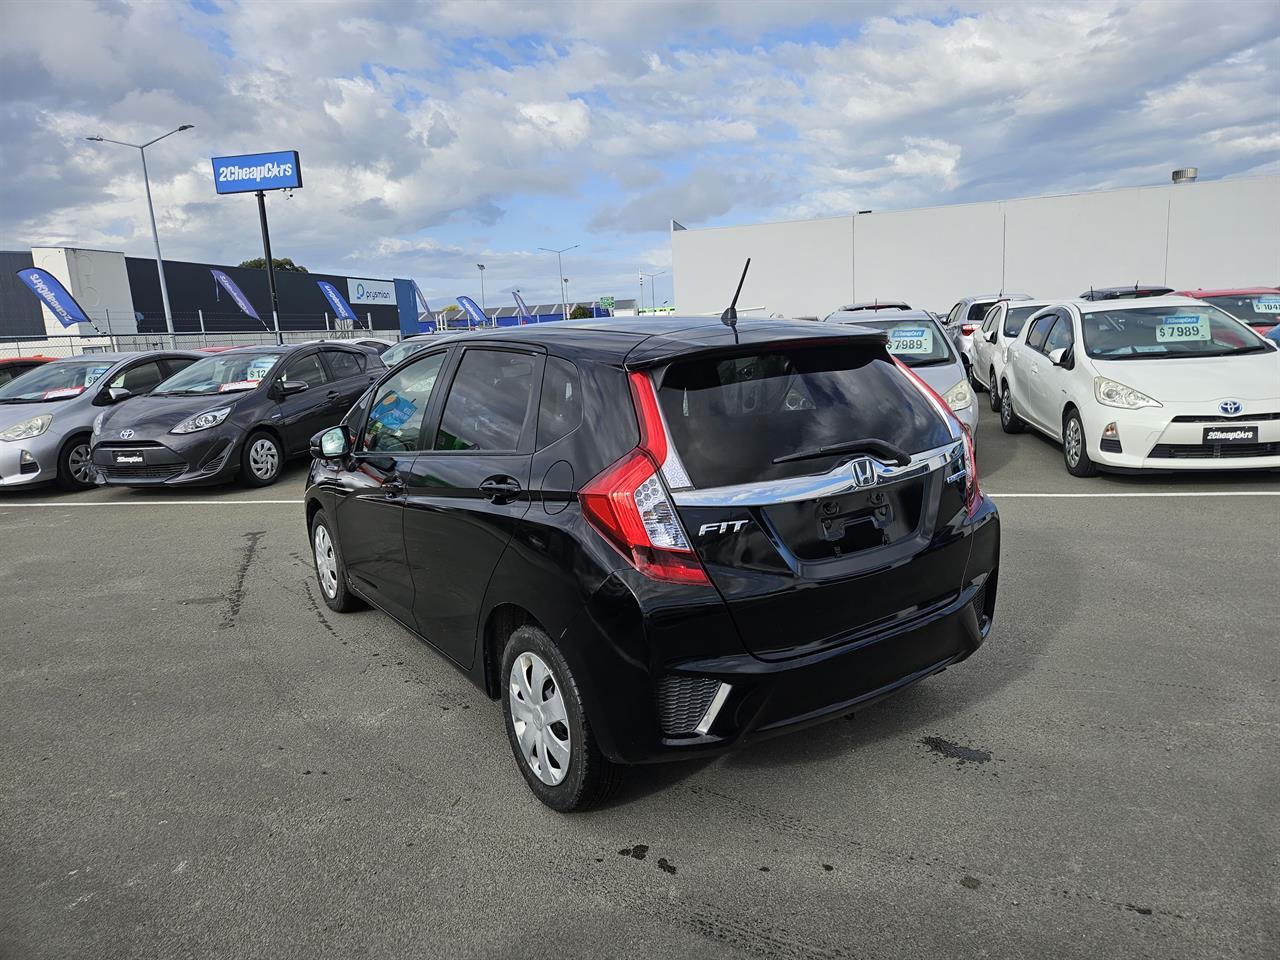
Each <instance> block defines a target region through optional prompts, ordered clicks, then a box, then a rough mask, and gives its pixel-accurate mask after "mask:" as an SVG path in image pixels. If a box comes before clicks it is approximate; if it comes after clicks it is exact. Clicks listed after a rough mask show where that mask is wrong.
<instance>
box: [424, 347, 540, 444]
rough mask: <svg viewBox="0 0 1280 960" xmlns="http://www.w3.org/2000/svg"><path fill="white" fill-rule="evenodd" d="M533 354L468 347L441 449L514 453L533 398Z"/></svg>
mask: <svg viewBox="0 0 1280 960" xmlns="http://www.w3.org/2000/svg"><path fill="white" fill-rule="evenodd" d="M535 367H536V362H535V359H534V358H533V357H532V356H530V355H529V354H527V353H510V352H507V351H501V350H475V349H471V350H467V352H466V353H464V354H463V355H462V363H461V364H459V366H458V373H457V376H455V377H454V378H453V386H452V387H451V388H450V389H449V399H448V400H446V401H445V406H444V415H443V417H442V418H441V420H440V429H439V431H438V432H437V433H436V447H435V448H436V449H437V450H474V451H479V452H500V451H501V452H515V451H516V450H519V449H520V434H521V430H522V428H523V427H524V421H525V417H526V416H527V415H528V413H529V402H530V400H532V398H533V386H534V384H533V372H534V369H535Z"/></svg>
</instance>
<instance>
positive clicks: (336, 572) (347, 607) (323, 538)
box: [311, 510, 360, 613]
mask: <svg viewBox="0 0 1280 960" xmlns="http://www.w3.org/2000/svg"><path fill="white" fill-rule="evenodd" d="M311 555H312V558H313V559H314V560H315V566H316V580H317V581H318V582H319V584H320V596H322V597H324V602H325V605H326V606H327V607H328V608H329V609H330V610H333V611H335V612H337V613H348V612H349V611H351V610H354V609H356V608H357V607H358V606H360V603H359V601H358V600H356V598H355V596H354V595H353V594H352V593H351V591H350V589H348V587H347V570H346V567H345V566H344V565H343V563H342V551H341V550H339V549H338V541H337V538H335V537H334V535H333V529H332V528H331V527H330V526H329V518H328V517H327V516H325V512H324V511H323V510H320V511H317V513H316V515H315V516H314V517H313V518H312V519H311Z"/></svg>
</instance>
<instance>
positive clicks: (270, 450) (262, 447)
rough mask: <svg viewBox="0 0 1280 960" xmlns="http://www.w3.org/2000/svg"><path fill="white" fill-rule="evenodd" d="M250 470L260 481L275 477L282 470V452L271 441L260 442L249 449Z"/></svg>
mask: <svg viewBox="0 0 1280 960" xmlns="http://www.w3.org/2000/svg"><path fill="white" fill-rule="evenodd" d="M249 469H250V470H252V471H253V475H254V476H255V477H257V478H258V479H259V480H266V479H268V478H270V477H273V476H275V473H276V471H277V470H279V469H280V452H279V451H278V450H277V449H276V445H275V444H274V443H272V442H271V441H270V440H266V439H263V440H258V441H256V442H255V443H254V445H253V446H252V447H250V448H249Z"/></svg>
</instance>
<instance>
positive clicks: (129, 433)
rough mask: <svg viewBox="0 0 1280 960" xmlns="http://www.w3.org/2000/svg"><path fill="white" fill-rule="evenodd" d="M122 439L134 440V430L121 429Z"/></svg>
mask: <svg viewBox="0 0 1280 960" xmlns="http://www.w3.org/2000/svg"><path fill="white" fill-rule="evenodd" d="M120 439H121V440H132V439H133V431H132V430H121V431H120Z"/></svg>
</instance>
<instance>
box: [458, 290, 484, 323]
mask: <svg viewBox="0 0 1280 960" xmlns="http://www.w3.org/2000/svg"><path fill="white" fill-rule="evenodd" d="M458 306H460V307H462V309H463V310H465V311H466V312H467V316H468V317H470V318H471V322H472V323H474V324H475V325H476V326H478V327H487V326H488V325H489V318H488V317H486V316H485V315H484V311H483V310H481V309H480V308H479V307H478V306H476V302H475V301H474V300H472V299H471V298H470V297H458Z"/></svg>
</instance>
